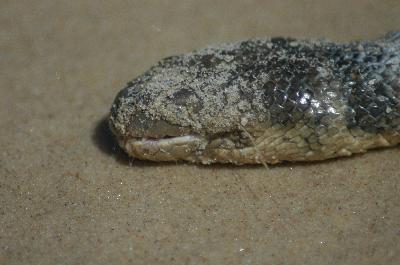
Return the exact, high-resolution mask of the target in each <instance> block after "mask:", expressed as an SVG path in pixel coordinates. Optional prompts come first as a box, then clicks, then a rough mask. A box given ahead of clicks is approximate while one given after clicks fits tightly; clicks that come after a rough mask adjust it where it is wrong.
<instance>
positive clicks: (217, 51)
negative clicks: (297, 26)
mask: <svg viewBox="0 0 400 265" xmlns="http://www.w3.org/2000/svg"><path fill="white" fill-rule="evenodd" d="M109 124H110V128H111V130H112V131H113V132H114V134H115V135H116V137H117V139H118V142H119V144H120V145H121V147H122V148H123V149H124V150H125V151H126V152H127V153H128V154H130V155H131V156H133V157H136V158H139V159H148V160H154V161H177V160H186V161H190V162H199V163H204V164H209V163H214V162H221V163H236V164H247V163H250V164H251V163H253V164H254V163H271V164H274V163H278V162H281V161H313V160H324V159H328V158H333V157H339V156H349V155H351V154H353V153H361V152H365V151H366V150H368V149H371V148H377V147H385V146H394V145H397V144H398V143H400V32H392V33H389V34H387V35H386V36H384V37H382V38H379V39H375V40H371V41H353V42H350V43H345V44H342V43H334V42H329V41H325V40H297V39H292V38H280V37H278V38H265V39H251V40H246V41H241V42H237V43H229V44H222V45H217V46H210V47H208V48H205V49H201V50H197V51H194V52H191V53H187V54H183V55H179V56H172V57H168V58H165V59H163V60H162V61H160V62H159V63H158V64H156V65H154V66H153V67H151V68H150V69H149V70H148V71H147V72H145V73H144V74H142V75H140V76H139V77H137V78H136V79H134V80H133V81H131V82H129V83H128V85H127V87H125V88H124V89H123V90H121V91H120V92H119V94H118V95H117V97H116V99H115V101H114V103H113V105H112V108H111V114H110V119H109Z"/></svg>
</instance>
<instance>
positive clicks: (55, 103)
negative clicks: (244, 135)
mask: <svg viewBox="0 0 400 265" xmlns="http://www.w3.org/2000/svg"><path fill="white" fill-rule="evenodd" d="M214 2H216V1H209V0H206V1H196V0H190V1H189V0H188V1H170V0H169V1H120V0H117V1H99V2H98V3H96V1H81V0H79V1H50V0H45V1H22V0H21V1H7V0H3V1H2V2H1V3H0V7H1V8H0V23H1V24H0V29H1V34H0V47H1V54H0V66H1V73H0V77H1V78H0V82H1V87H0V89H1V94H0V95H1V96H0V264H398V262H399V261H400V193H399V188H400V172H399V162H400V159H399V158H400V148H399V147H396V148H390V149H385V150H378V151H372V152H369V153H367V154H365V155H359V156H355V157H351V158H345V159H336V160H330V161H327V162H321V163H286V164H283V165H279V166H273V167H271V168H270V169H268V170H267V169H265V168H264V167H262V166H250V167H249V166H246V167H237V166H229V165H224V166H221V165H215V166H196V165H191V164H186V163H178V164H176V163H162V164H157V163H151V162H142V161H134V160H131V159H129V158H128V157H127V156H126V155H124V153H123V152H122V151H121V150H120V149H119V148H117V146H116V144H115V141H114V140H113V138H112V137H111V135H110V132H109V130H108V129H107V126H106V123H105V120H104V118H105V117H106V115H107V113H108V111H109V108H110V106H111V103H112V101H113V99H114V96H115V95H116V93H117V92H118V91H119V90H120V89H121V88H122V87H124V85H125V83H126V82H127V81H129V80H130V79H133V78H134V77H135V76H137V75H139V74H140V73H142V72H143V71H145V70H146V69H147V68H148V67H149V66H151V65H152V64H154V63H155V62H157V60H159V59H160V58H162V57H165V56H168V55H173V54H176V53H183V52H188V51H191V50H193V49H197V48H201V47H204V46H206V45H208V44H212V43H220V42H229V41H237V40H241V39H246V38H250V37H260V36H275V35H284V36H293V37H304V38H305V37H315V38H317V37H322V36H325V37H327V38H329V39H331V40H334V41H346V40H352V39H358V38H373V37H377V36H379V35H382V34H383V33H385V32H386V31H388V30H394V29H399V27H400V26H399V25H400V16H399V15H398V14H400V3H399V2H398V1H395V0H392V1H391V0H387V1H362V0H359V1H358V0H357V1H351V2H350V1H344V0H340V1H328V0H326V1H322V0H321V1H298V0H293V1H218V3H214Z"/></svg>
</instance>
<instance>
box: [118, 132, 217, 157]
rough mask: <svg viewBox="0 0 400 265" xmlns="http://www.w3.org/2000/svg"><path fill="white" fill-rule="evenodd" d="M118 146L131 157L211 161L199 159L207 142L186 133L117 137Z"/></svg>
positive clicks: (202, 138)
mask: <svg viewBox="0 0 400 265" xmlns="http://www.w3.org/2000/svg"><path fill="white" fill-rule="evenodd" d="M119 144H120V146H121V147H122V148H123V149H124V150H125V151H126V152H127V153H128V154H130V155H131V156H132V157H135V158H138V159H143V160H152V161H179V160H186V161H191V162H200V163H205V164H208V163H211V162H212V161H208V160H207V159H205V158H204V159H203V160H202V159H201V156H199V154H200V153H201V151H200V150H202V149H204V148H205V146H207V144H208V140H207V139H206V138H204V137H201V136H196V135H186V136H177V137H167V138H160V139H148V138H128V139H119Z"/></svg>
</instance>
